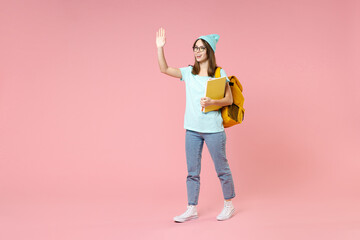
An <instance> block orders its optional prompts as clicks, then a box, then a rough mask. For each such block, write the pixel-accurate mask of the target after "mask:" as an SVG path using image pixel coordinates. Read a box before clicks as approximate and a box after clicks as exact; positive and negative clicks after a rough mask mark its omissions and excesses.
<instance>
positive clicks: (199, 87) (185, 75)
mask: <svg viewBox="0 0 360 240" xmlns="http://www.w3.org/2000/svg"><path fill="white" fill-rule="evenodd" d="M192 68H193V67H192V66H188V67H183V68H180V71H181V75H182V78H181V79H180V80H181V81H184V82H185V86H186V87H185V89H186V109H185V116H184V128H185V129H188V130H192V131H196V132H202V133H214V132H222V131H224V126H223V119H222V116H221V110H218V111H210V112H207V113H204V112H202V111H201V104H200V99H201V98H202V97H205V90H206V82H207V80H208V79H210V78H211V77H207V76H199V75H193V74H192V73H191V71H192ZM220 74H221V76H222V77H226V81H227V82H230V80H229V79H228V77H227V75H226V73H225V71H224V70H223V69H221V70H220Z"/></svg>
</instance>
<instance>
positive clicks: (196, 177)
mask: <svg viewBox="0 0 360 240" xmlns="http://www.w3.org/2000/svg"><path fill="white" fill-rule="evenodd" d="M186 178H187V180H191V181H199V180H200V175H199V174H188V175H187V177H186Z"/></svg>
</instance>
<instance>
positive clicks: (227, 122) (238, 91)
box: [215, 67, 245, 128]
mask: <svg viewBox="0 0 360 240" xmlns="http://www.w3.org/2000/svg"><path fill="white" fill-rule="evenodd" d="M220 69H221V68H220V67H218V68H217V69H216V71H215V78H219V77H221V74H220ZM228 78H229V80H230V82H229V85H230V88H231V93H232V96H233V103H232V104H231V105H229V106H224V107H222V108H221V115H222V118H223V125H224V127H225V128H228V127H231V126H234V125H236V124H239V123H241V122H242V121H243V120H244V115H245V109H244V96H243V94H242V91H243V88H242V86H241V84H240V82H239V80H238V79H237V78H236V77H235V76H230V77H228Z"/></svg>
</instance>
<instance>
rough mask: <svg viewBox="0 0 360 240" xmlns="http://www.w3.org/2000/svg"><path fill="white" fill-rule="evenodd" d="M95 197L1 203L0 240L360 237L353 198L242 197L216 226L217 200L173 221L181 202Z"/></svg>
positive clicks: (359, 210)
mask: <svg viewBox="0 0 360 240" xmlns="http://www.w3.org/2000/svg"><path fill="white" fill-rule="evenodd" d="M124 202H125V201H124V199H116V198H115V197H114V198H106V199H105V198H104V199H101V198H100V197H97V198H94V199H93V200H89V198H84V199H81V198H77V199H75V198H72V199H71V198H58V199H57V200H55V199H49V198H38V199H35V198H31V199H30V198H27V199H26V201H25V200H24V201H19V199H18V200H17V201H14V200H13V201H12V203H9V202H8V203H6V202H4V201H2V204H1V205H0V207H1V208H0V211H1V212H0V226H1V232H0V239H3V240H5V239H6V240H10V239H37V240H42V239H44V240H45V239H46V240H51V239H74V240H75V239H76V240H79V239H87V240H91V239H225V238H227V239H230V238H231V239H291V240H297V239H326V240H332V239H334V240H335V239H339V240H346V239H354V240H355V239H360V205H359V201H355V199H353V200H350V198H349V199H344V198H341V199H336V198H331V199H326V200H325V199H321V198H317V199H315V198H313V199H312V198H309V197H307V198H302V199H300V198H298V197H297V198H294V197H292V198H290V197H279V198H277V199H276V198H265V197H261V198H260V197H259V198H251V199H250V198H240V197H237V198H236V200H235V199H234V205H235V207H236V212H235V215H234V217H233V218H231V219H230V220H228V221H223V222H220V221H217V220H216V215H217V214H218V213H219V212H220V210H221V207H222V202H221V200H216V201H215V200H214V199H212V200H211V199H207V200H206V199H203V200H202V203H201V204H200V203H199V205H198V213H199V218H198V219H196V220H192V221H189V222H185V223H174V222H173V221H172V218H173V216H175V215H178V214H179V213H181V212H182V211H183V210H185V207H186V206H184V204H183V202H180V201H179V200H174V199H171V197H170V198H169V199H166V201H164V202H162V203H158V202H152V203H151V202H149V199H146V198H137V199H134V200H132V201H127V202H128V203H126V204H124Z"/></svg>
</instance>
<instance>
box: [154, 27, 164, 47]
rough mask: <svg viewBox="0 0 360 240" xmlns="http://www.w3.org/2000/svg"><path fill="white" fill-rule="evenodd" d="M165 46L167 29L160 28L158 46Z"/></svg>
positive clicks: (157, 35)
mask: <svg viewBox="0 0 360 240" xmlns="http://www.w3.org/2000/svg"><path fill="white" fill-rule="evenodd" d="M164 45H165V29H163V28H160V29H159V31H158V32H156V46H157V47H158V48H159V47H163V46H164Z"/></svg>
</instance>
